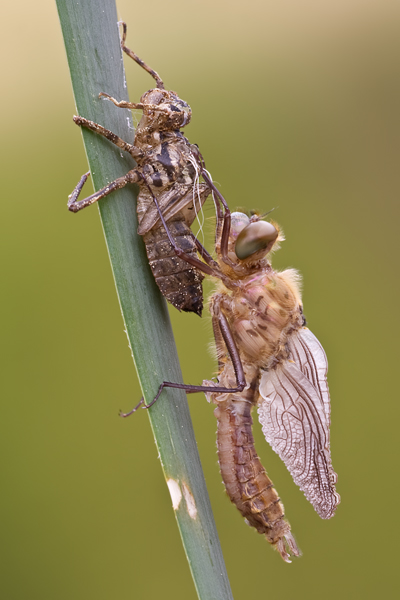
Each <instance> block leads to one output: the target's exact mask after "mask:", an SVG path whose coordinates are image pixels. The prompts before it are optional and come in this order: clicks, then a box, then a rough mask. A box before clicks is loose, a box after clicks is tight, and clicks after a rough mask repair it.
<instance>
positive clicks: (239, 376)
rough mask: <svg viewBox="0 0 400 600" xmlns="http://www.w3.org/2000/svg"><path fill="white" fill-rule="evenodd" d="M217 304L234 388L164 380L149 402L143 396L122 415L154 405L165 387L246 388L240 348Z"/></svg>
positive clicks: (190, 389)
mask: <svg viewBox="0 0 400 600" xmlns="http://www.w3.org/2000/svg"><path fill="white" fill-rule="evenodd" d="M215 306H216V311H217V314H215V315H214V319H215V321H214V323H215V325H214V326H215V327H218V336H219V337H222V339H223V340H224V342H225V345H226V348H227V350H228V353H229V356H230V358H231V360H232V364H233V368H234V370H235V375H236V383H237V386H236V387H234V388H227V387H222V386H218V385H216V386H208V385H187V384H185V383H173V382H171V381H163V382H162V384H161V385H160V387H159V388H158V392H157V394H156V395H155V397H154V399H153V400H152V401H151V402H150V403H149V404H144V399H143V398H141V400H140V402H139V404H137V405H136V406H135V408H133V409H132V410H131V411H129V412H128V413H120V416H121V417H129V415H131V414H133V413H134V412H136V411H137V410H138V408H140V407H142V408H150V407H151V406H153V404H155V403H156V402H157V400H158V399H159V397H160V395H161V392H162V391H163V389H164V388H174V389H178V390H185V392H186V393H187V394H195V393H196V392H206V393H211V394H213V393H220V394H224V393H226V394H229V393H231V394H232V393H235V392H242V391H243V390H244V388H245V387H246V378H245V375H244V370H243V365H242V361H241V359H240V355H239V350H238V349H237V346H236V343H235V340H234V338H233V335H232V332H231V330H230V327H229V323H228V321H227V318H226V317H225V315H224V314H223V312H221V311H220V310H219V307H218V305H215Z"/></svg>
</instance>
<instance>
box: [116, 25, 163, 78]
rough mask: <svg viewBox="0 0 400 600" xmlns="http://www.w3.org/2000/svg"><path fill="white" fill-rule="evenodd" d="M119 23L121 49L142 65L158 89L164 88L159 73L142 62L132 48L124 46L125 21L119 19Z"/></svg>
mask: <svg viewBox="0 0 400 600" xmlns="http://www.w3.org/2000/svg"><path fill="white" fill-rule="evenodd" d="M121 25H122V39H121V48H122V50H123V51H124V52H125V54H127V55H128V56H130V57H131V58H133V60H134V61H135V62H137V64H138V65H140V66H141V67H142V69H144V70H145V71H147V72H148V73H149V74H150V75H151V76H152V77H153V79H154V80H155V82H156V84H157V87H158V88H159V89H160V90H164V89H165V87H164V83H163V80H162V79H161V77H160V76H159V74H158V73H157V72H156V71H154V69H151V68H150V67H149V66H148V65H146V63H145V62H143V60H142V59H141V58H139V57H138V55H137V54H135V53H134V52H133V51H132V50H129V48H127V47H126V46H125V42H126V32H127V29H128V28H127V26H126V23H124V22H123V21H121Z"/></svg>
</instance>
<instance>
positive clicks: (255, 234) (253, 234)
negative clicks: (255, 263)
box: [235, 221, 278, 260]
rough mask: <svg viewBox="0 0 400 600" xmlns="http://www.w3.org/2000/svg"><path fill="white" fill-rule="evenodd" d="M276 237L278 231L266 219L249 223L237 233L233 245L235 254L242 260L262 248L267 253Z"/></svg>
mask: <svg viewBox="0 0 400 600" xmlns="http://www.w3.org/2000/svg"><path fill="white" fill-rule="evenodd" d="M277 237H278V231H277V230H276V229H275V227H274V226H273V225H272V224H271V223H268V222H266V221H257V222H256V223H250V224H249V225H247V227H245V228H244V229H243V230H242V231H241V232H240V234H239V235H238V239H237V240H236V245H235V253H236V256H237V257H238V258H239V259H240V260H244V259H245V258H249V256H252V254H255V253H256V252H259V251H260V250H264V249H265V250H266V252H265V254H267V253H268V252H269V250H270V249H271V248H272V246H273V244H274V242H275V241H276V239H277Z"/></svg>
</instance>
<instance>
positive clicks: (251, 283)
mask: <svg viewBox="0 0 400 600" xmlns="http://www.w3.org/2000/svg"><path fill="white" fill-rule="evenodd" d="M221 296H222V298H221V308H222V310H223V312H224V313H225V315H226V316H227V318H228V321H229V322H230V325H231V328H232V331H233V332H234V337H235V341H236V344H237V346H238V347H239V348H240V351H241V352H242V353H243V358H244V359H245V360H246V359H247V360H249V361H251V362H252V363H253V364H256V365H257V366H263V367H264V368H265V367H266V368H268V367H269V366H272V365H271V364H270V363H271V360H274V361H275V362H276V360H277V359H278V360H279V357H280V355H283V354H284V353H285V343H286V338H287V334H288V332H290V331H292V330H293V329H298V328H300V327H301V326H302V325H303V317H302V309H301V297H300V290H299V276H298V274H297V272H296V271H294V270H292V269H289V270H287V271H283V272H282V273H278V272H275V271H273V270H272V269H271V268H270V267H269V268H268V269H263V270H262V271H261V272H258V273H257V274H254V275H250V276H248V277H247V278H244V279H242V280H241V284H240V286H239V288H238V289H236V290H233V291H231V292H226V291H225V292H224V291H222V293H221Z"/></svg>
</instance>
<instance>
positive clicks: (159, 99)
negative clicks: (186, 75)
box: [140, 88, 192, 131]
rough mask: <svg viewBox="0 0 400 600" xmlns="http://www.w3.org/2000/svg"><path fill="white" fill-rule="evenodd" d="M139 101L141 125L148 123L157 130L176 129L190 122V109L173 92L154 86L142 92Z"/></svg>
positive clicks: (147, 124)
mask: <svg viewBox="0 0 400 600" xmlns="http://www.w3.org/2000/svg"><path fill="white" fill-rule="evenodd" d="M140 102H141V103H142V104H143V105H144V108H143V122H141V126H149V125H150V126H151V129H153V130H157V131H176V130H178V129H180V128H181V127H184V126H185V125H187V124H188V123H190V119H191V117H192V109H191V108H190V106H189V104H187V102H185V101H184V100H181V99H180V98H179V96H178V95H177V94H176V93H175V92H172V91H168V90H162V89H160V88H155V89H154V90H149V91H148V92H146V93H145V94H143V96H142V97H141V99H140ZM146 105H148V107H146ZM155 106H157V108H155Z"/></svg>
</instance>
